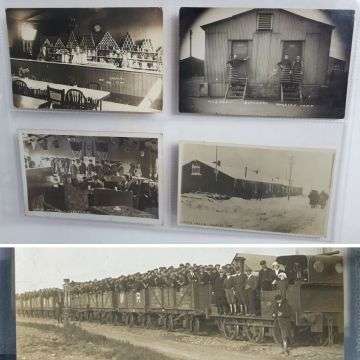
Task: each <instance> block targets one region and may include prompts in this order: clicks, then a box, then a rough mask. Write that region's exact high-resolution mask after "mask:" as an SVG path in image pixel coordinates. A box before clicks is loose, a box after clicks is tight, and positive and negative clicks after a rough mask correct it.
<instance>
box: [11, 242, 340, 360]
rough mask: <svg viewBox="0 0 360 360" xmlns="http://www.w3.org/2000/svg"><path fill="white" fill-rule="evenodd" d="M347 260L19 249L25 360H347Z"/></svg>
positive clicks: (328, 251) (194, 251)
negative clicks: (345, 271)
mask: <svg viewBox="0 0 360 360" xmlns="http://www.w3.org/2000/svg"><path fill="white" fill-rule="evenodd" d="M346 259H347V256H346V253H345V250H344V249H338V248H313V247H309V248H294V247H293V248H292V249H291V248H277V247H265V248H264V247H263V248H255V247H253V248H235V247H224V246H222V247H220V246H214V247H204V246H198V245H196V246H192V247H188V246H174V247H165V246H161V245H155V246H152V247H146V246H144V247H117V248H113V247H112V248H109V247H105V248H99V247H97V248H89V247H81V248H79V247H72V248H65V247H56V248H49V247H41V248H39V247H27V248H16V249H15V273H16V313H17V320H16V325H17V355H18V359H26V360H38V359H49V358H56V359H77V360H83V359H84V360H85V359H87V360H98V359H113V360H120V359H121V360H127V359H128V360H137V359H138V360H143V359H146V360H172V359H173V360H175V359H176V360H179V359H182V360H194V359H198V360H219V359H221V360H233V359H238V360H278V359H279V358H287V359H313V360H328V359H332V360H343V359H344V328H345V329H346V328H347V325H346V324H344V291H343V287H344V279H343V272H344V268H346V266H347V260H346ZM45 268H46V272H44V269H45ZM14 292H15V291H14Z"/></svg>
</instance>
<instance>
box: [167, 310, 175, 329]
mask: <svg viewBox="0 0 360 360" xmlns="http://www.w3.org/2000/svg"><path fill="white" fill-rule="evenodd" d="M166 329H167V330H168V331H174V330H175V324H174V317H173V315H172V314H170V315H169V316H168V317H167V319H166Z"/></svg>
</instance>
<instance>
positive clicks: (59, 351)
mask: <svg viewBox="0 0 360 360" xmlns="http://www.w3.org/2000/svg"><path fill="white" fill-rule="evenodd" d="M17 342H18V343H17V352H18V360H48V359H61V360H85V359H87V360H104V359H110V360H144V359H146V360H171V358H169V357H167V356H164V355H162V354H159V353H157V352H154V351H151V350H149V349H146V348H142V347H137V346H134V345H131V344H129V343H128V342H125V341H120V340H112V339H108V338H106V337H105V336H101V335H93V334H90V333H88V332H87V331H85V330H83V329H81V328H79V327H78V326H76V325H69V326H67V327H66V328H64V327H62V326H56V325H50V324H37V323H25V322H21V323H18V325H17Z"/></svg>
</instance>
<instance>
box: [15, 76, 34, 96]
mask: <svg viewBox="0 0 360 360" xmlns="http://www.w3.org/2000/svg"><path fill="white" fill-rule="evenodd" d="M12 89H13V93H14V94H17V95H24V96H31V91H30V89H29V88H28V86H27V85H26V82H25V81H23V80H19V79H16V80H14V81H13V82H12Z"/></svg>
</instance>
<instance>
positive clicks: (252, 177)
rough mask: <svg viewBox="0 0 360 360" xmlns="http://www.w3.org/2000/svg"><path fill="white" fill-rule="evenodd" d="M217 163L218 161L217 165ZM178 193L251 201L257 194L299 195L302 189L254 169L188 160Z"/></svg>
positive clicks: (183, 167)
mask: <svg viewBox="0 0 360 360" xmlns="http://www.w3.org/2000/svg"><path fill="white" fill-rule="evenodd" d="M220 163H221V162H219V164H220ZM181 183H182V185H181V193H182V194H185V193H196V192H199V193H211V194H221V195H225V196H230V197H241V198H244V199H253V198H256V197H257V195H258V194H259V193H260V192H261V193H262V197H264V198H270V197H283V196H287V195H291V196H299V195H302V194H303V189H302V188H301V187H299V186H294V185H292V186H291V187H290V188H289V186H288V185H289V182H288V180H286V179H279V178H265V177H264V176H263V175H262V174H261V172H260V171H259V170H258V169H250V168H248V167H246V168H244V169H241V168H239V167H237V168H234V167H225V166H222V165H218V166H216V161H215V162H213V163H205V162H202V161H199V160H192V161H190V162H187V163H186V164H184V165H183V166H182V182H181Z"/></svg>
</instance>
